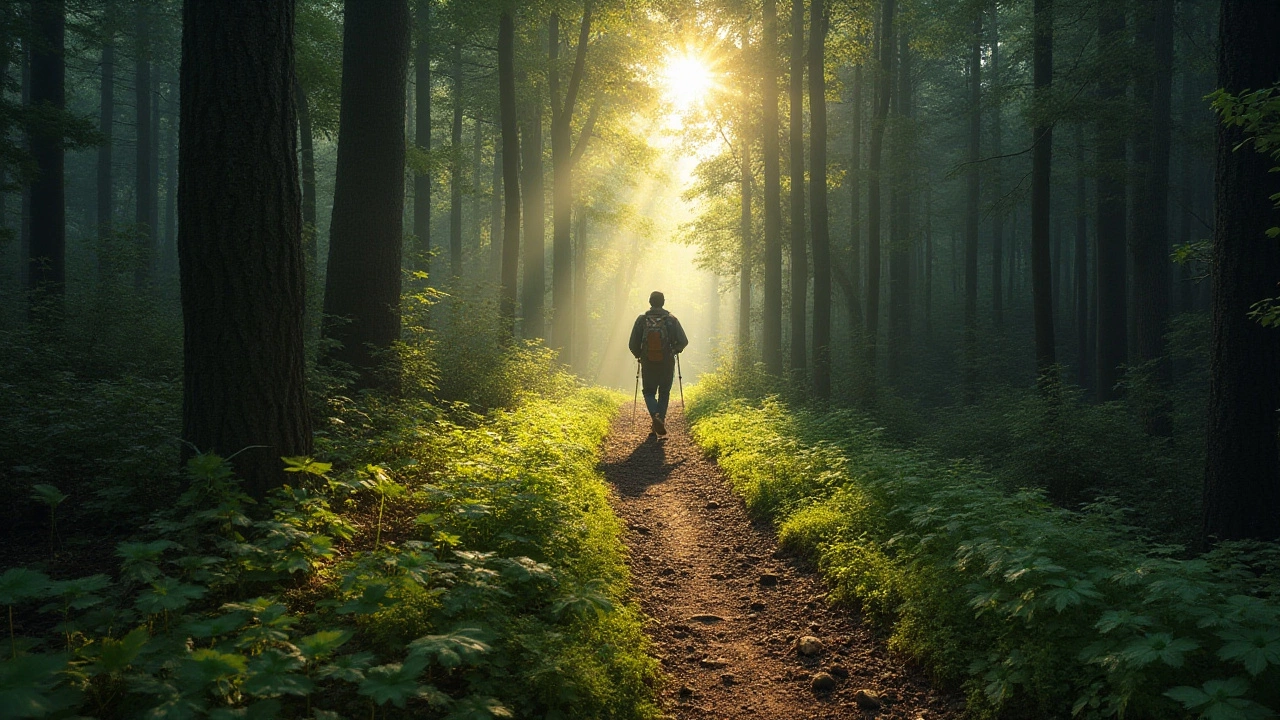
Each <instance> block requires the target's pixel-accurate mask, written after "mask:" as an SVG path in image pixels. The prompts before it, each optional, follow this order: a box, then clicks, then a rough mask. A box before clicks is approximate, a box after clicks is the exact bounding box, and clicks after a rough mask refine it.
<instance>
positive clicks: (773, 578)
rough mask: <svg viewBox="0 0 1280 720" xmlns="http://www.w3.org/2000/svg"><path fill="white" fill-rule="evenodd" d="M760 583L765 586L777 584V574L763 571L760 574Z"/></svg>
mask: <svg viewBox="0 0 1280 720" xmlns="http://www.w3.org/2000/svg"><path fill="white" fill-rule="evenodd" d="M760 584H761V585H763V586H765V587H773V586H774V585H777V584H778V576H777V575H774V574H773V573H763V574H761V575H760Z"/></svg>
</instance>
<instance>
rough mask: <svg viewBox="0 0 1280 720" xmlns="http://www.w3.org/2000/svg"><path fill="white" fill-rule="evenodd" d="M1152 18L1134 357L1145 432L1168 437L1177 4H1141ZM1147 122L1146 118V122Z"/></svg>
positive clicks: (1164, 0) (1136, 242)
mask: <svg viewBox="0 0 1280 720" xmlns="http://www.w3.org/2000/svg"><path fill="white" fill-rule="evenodd" d="M1142 10H1143V12H1144V14H1149V15H1150V18H1149V19H1148V20H1145V21H1144V23H1143V26H1144V28H1149V30H1148V31H1146V32H1144V35H1146V36H1147V37H1146V38H1144V40H1145V41H1146V42H1143V43H1142V45H1141V46H1140V48H1141V49H1143V50H1144V51H1145V52H1144V54H1145V55H1146V58H1145V59H1146V63H1144V65H1145V66H1146V67H1147V68H1149V70H1148V71H1147V72H1145V73H1143V74H1144V82H1143V83H1142V86H1145V88H1146V91H1147V92H1146V97H1144V98H1141V100H1142V101H1143V102H1142V106H1143V107H1144V110H1143V111H1142V112H1141V115H1140V118H1139V122H1140V124H1139V129H1138V132H1139V133H1142V134H1144V135H1145V145H1146V148H1147V165H1146V168H1145V169H1144V172H1143V174H1142V175H1141V176H1140V177H1141V180H1142V181H1143V182H1142V184H1141V185H1140V186H1139V188H1138V192H1139V193H1140V196H1139V199H1140V202H1138V203H1136V204H1135V205H1134V208H1133V212H1134V223H1133V240H1132V242H1131V243H1130V246H1131V247H1132V248H1133V285H1134V287H1133V291H1134V292H1133V305H1134V307H1133V316H1134V317H1133V319H1134V336H1133V350H1134V359H1135V360H1136V361H1137V362H1138V363H1140V364H1143V363H1151V364H1152V365H1153V367H1152V368H1151V369H1152V371H1153V373H1152V378H1151V379H1152V380H1153V381H1154V383H1153V384H1154V388H1153V390H1154V392H1153V393H1152V397H1150V399H1147V400H1146V402H1144V403H1143V407H1142V413H1141V414H1142V421H1143V425H1144V426H1145V427H1146V430H1147V432H1149V433H1151V434H1153V435H1159V436H1167V435H1170V434H1172V432H1173V422H1172V411H1173V408H1172V405H1171V402H1170V399H1169V397H1168V394H1167V392H1168V389H1169V385H1170V384H1171V383H1172V382H1173V364H1172V362H1171V360H1170V358H1169V355H1168V353H1167V352H1166V350H1165V341H1164V338H1165V335H1166V334H1167V333H1168V332H1169V275H1170V270H1171V268H1170V265H1169V219H1168V216H1169V154H1170V136H1171V134H1172V121H1173V118H1172V107H1171V106H1172V92H1173V3H1172V2H1171V1H1170V0H1147V1H1146V2H1145V3H1144V7H1143V8H1142ZM1144 120H1145V122H1144Z"/></svg>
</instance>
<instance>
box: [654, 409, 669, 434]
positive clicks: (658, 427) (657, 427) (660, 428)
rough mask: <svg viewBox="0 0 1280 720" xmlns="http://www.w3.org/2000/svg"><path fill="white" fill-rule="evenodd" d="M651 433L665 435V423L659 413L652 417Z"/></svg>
mask: <svg viewBox="0 0 1280 720" xmlns="http://www.w3.org/2000/svg"><path fill="white" fill-rule="evenodd" d="M653 431H654V432H656V433H658V434H659V435H666V434H667V423H666V421H665V420H664V419H663V417H662V415H661V414H660V413H654V415H653Z"/></svg>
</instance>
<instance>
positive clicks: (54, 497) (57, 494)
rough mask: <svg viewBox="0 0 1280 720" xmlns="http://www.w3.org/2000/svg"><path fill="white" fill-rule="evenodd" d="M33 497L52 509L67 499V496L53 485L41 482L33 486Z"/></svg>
mask: <svg viewBox="0 0 1280 720" xmlns="http://www.w3.org/2000/svg"><path fill="white" fill-rule="evenodd" d="M31 499H32V500H35V501H36V502H38V503H41V504H43V505H47V506H49V508H50V509H55V508H57V507H58V506H59V505H61V504H62V501H63V500H66V499H67V496H66V494H64V493H63V492H62V491H61V490H59V489H58V488H56V487H54V486H52V485H44V484H40V485H32V486H31Z"/></svg>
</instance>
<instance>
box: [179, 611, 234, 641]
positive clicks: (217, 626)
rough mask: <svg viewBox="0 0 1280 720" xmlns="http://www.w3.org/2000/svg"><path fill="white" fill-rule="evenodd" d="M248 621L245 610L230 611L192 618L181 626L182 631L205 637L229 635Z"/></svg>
mask: <svg viewBox="0 0 1280 720" xmlns="http://www.w3.org/2000/svg"><path fill="white" fill-rule="evenodd" d="M248 621H249V615H248V614H247V613H245V612H240V611H237V612H230V613H226V614H225V615H218V616H216V617H203V618H199V619H197V620H193V621H191V622H189V623H187V624H186V625H185V626H183V629H184V631H185V632H186V633H187V634H189V635H191V637H194V638H200V639H202V640H203V639H207V638H215V637H221V636H223V635H230V634H231V633H233V632H235V631H236V630H239V629H240V628H242V627H244V624H245V623H246V622H248Z"/></svg>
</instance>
